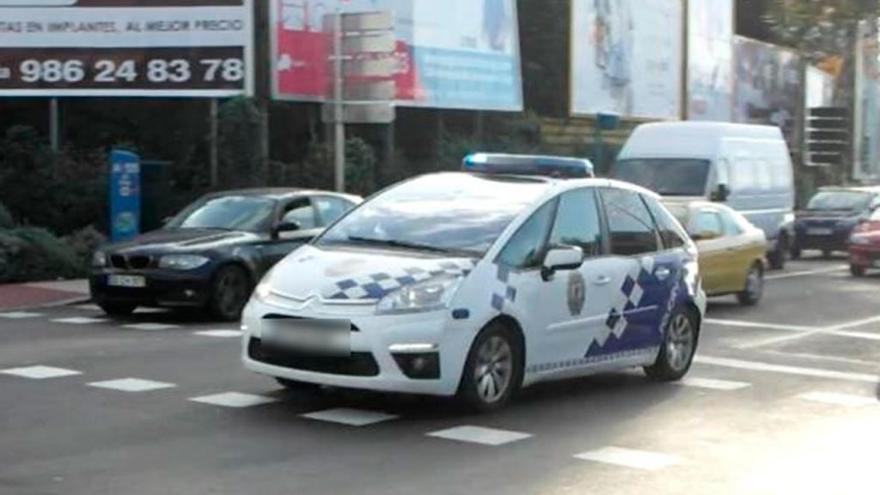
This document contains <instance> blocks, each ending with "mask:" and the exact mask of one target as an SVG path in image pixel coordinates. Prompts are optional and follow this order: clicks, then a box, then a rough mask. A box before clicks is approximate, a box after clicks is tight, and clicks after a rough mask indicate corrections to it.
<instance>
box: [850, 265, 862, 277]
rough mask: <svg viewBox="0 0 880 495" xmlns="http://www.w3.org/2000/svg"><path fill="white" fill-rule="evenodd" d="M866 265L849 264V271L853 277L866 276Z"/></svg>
mask: <svg viewBox="0 0 880 495" xmlns="http://www.w3.org/2000/svg"><path fill="white" fill-rule="evenodd" d="M865 271H866V270H865V267H863V266H859V265H849V272H850V273H851V274H852V276H853V277H864V276H865Z"/></svg>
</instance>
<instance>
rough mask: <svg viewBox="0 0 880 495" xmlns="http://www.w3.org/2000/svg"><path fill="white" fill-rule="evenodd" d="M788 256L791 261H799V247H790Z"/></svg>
mask: <svg viewBox="0 0 880 495" xmlns="http://www.w3.org/2000/svg"><path fill="white" fill-rule="evenodd" d="M789 254H791V259H793V260H799V259H801V254H803V253H802V252H801V248H800V246H798V245H797V244H795V245H794V246H792V247H791V251H789Z"/></svg>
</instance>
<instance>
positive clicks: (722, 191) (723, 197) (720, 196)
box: [709, 184, 730, 203]
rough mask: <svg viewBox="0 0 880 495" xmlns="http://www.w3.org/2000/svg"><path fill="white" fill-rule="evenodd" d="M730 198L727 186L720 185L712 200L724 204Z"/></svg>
mask: <svg viewBox="0 0 880 495" xmlns="http://www.w3.org/2000/svg"><path fill="white" fill-rule="evenodd" d="M729 197H730V188H729V187H727V184H718V187H717V188H716V189H715V191H713V192H712V194H711V197H710V198H709V199H711V200H712V201H715V202H719V203H722V202H724V201H727V198H729Z"/></svg>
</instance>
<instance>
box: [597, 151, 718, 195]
mask: <svg viewBox="0 0 880 495" xmlns="http://www.w3.org/2000/svg"><path fill="white" fill-rule="evenodd" d="M612 177H613V178H615V179H618V180H622V181H626V182H632V183H633V184H638V185H640V186H642V187H644V188H646V189H650V190H652V191H654V192H656V193H657V194H660V195H662V196H703V195H705V194H706V179H707V178H708V177H709V161H708V160H694V159H684V158H643V159H630V160H620V161H618V162H617V163H616V164H615V165H614V169H613V171H612Z"/></svg>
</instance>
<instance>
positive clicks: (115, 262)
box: [110, 254, 128, 270]
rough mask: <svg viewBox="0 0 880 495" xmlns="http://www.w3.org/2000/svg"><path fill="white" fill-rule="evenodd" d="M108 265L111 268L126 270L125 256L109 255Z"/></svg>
mask: <svg viewBox="0 0 880 495" xmlns="http://www.w3.org/2000/svg"><path fill="white" fill-rule="evenodd" d="M110 264H111V265H112V266H113V268H121V269H123V270H124V269H126V268H128V263H126V262H125V256H123V255H121V254H112V255H110Z"/></svg>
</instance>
